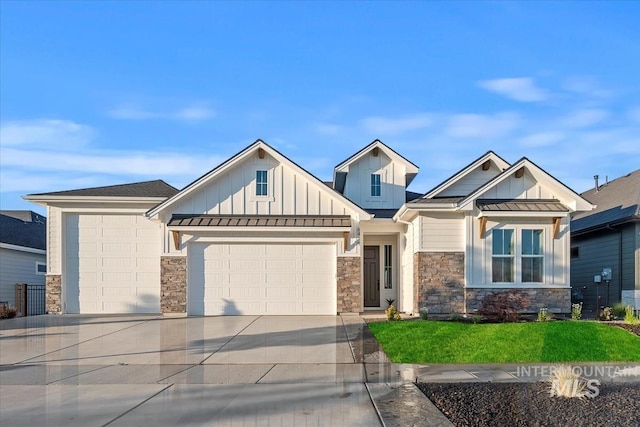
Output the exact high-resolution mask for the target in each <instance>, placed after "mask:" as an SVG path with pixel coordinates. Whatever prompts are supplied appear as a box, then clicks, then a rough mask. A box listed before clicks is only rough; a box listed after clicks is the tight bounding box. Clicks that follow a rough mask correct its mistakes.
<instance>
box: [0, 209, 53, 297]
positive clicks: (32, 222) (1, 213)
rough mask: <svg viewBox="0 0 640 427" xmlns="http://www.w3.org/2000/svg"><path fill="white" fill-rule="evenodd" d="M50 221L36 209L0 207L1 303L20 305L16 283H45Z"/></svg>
mask: <svg viewBox="0 0 640 427" xmlns="http://www.w3.org/2000/svg"><path fill="white" fill-rule="evenodd" d="M46 224H47V220H46V218H45V217H43V216H42V215H39V214H37V213H35V212H32V211H9V210H0V303H3V304H8V305H10V306H12V307H14V306H15V305H16V301H15V285H16V283H27V284H29V285H44V284H45V275H46V273H47V256H46V253H47V252H46V249H47V247H46V239H45V238H46V227H47V225H46Z"/></svg>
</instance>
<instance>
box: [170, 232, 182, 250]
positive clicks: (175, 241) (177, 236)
mask: <svg viewBox="0 0 640 427" xmlns="http://www.w3.org/2000/svg"><path fill="white" fill-rule="evenodd" d="M171 235H172V236H173V247H174V248H176V251H179V250H180V232H179V231H175V230H171Z"/></svg>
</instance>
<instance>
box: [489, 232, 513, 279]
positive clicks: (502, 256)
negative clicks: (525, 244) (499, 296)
mask: <svg viewBox="0 0 640 427" xmlns="http://www.w3.org/2000/svg"><path fill="white" fill-rule="evenodd" d="M513 237H514V236H513V230H508V229H499V230H493V249H492V254H491V271H492V277H493V279H492V281H493V282H494V283H510V282H513V281H514V280H513V277H514V275H513V270H514V264H515V254H516V252H515V242H514V238H513Z"/></svg>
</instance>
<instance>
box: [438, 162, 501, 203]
mask: <svg viewBox="0 0 640 427" xmlns="http://www.w3.org/2000/svg"><path fill="white" fill-rule="evenodd" d="M501 172H502V171H501V170H500V169H498V167H497V166H496V165H495V164H493V163H491V167H490V168H489V169H488V170H486V171H483V170H482V166H478V167H477V168H476V169H474V170H473V171H471V172H469V174H467V175H466V176H464V177H462V178H460V180H458V182H456V183H455V184H453V185H451V186H450V187H449V188H446V189H445V190H443V191H441V192H439V193H438V197H456V196H467V195H469V194H471V193H473V192H474V191H475V190H477V189H478V188H480V187H481V186H483V185H484V184H486V183H487V182H489V181H491V180H492V179H493V178H495V177H496V176H498V175H499V174H500V173H501Z"/></svg>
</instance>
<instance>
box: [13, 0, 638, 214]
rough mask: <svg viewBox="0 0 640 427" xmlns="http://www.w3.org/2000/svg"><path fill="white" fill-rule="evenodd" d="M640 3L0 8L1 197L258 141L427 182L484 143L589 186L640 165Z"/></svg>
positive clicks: (215, 155) (174, 166) (188, 175)
mask: <svg viewBox="0 0 640 427" xmlns="http://www.w3.org/2000/svg"><path fill="white" fill-rule="evenodd" d="M638 22H640V2H631V1H628V2H603V3H598V2H557V3H556V2H522V3H520V2H512V1H509V2H406V3H405V2H375V3H365V2H353V3H348V2H296V3H294V2H282V3H269V2H229V3H226V2H157V3H153V2H146V1H145V2H105V3H99V2H95V1H91V2H41V1H38V2H27V1H25V2H17V1H2V2H0V208H2V209H33V210H36V211H41V209H40V208H39V207H38V206H36V205H33V204H30V203H27V202H25V201H23V200H22V199H21V196H22V195H24V194H28V193H37V192H47V191H56V190H67V189H74V188H83V187H91V186H101V185H111V184H120V183H126V182H135V181H145V180H150V179H164V180H165V181H167V182H168V183H170V184H172V185H174V186H176V187H178V188H181V187H182V186H184V185H186V184H187V183H189V182H191V181H192V180H193V179H195V178H197V177H199V176H200V175H202V174H203V173H205V172H206V171H208V170H210V169H212V168H213V167H215V166H216V165H217V164H218V163H219V162H221V161H222V160H224V159H226V158H227V157H229V156H231V155H233V154H235V153H236V152H238V151H240V150H241V149H242V148H244V147H245V146H247V145H249V144H250V143H252V142H253V141H255V140H256V139H257V138H261V139H263V140H265V141H266V142H267V143H269V144H271V145H273V146H274V147H275V148H277V149H278V150H279V151H281V152H282V153H283V154H285V155H286V156H288V157H289V158H291V159H292V160H294V161H295V162H297V163H298V164H300V165H301V166H302V167H304V168H306V169H307V170H309V171H310V172H312V173H314V174H315V175H316V176H318V177H319V178H321V179H324V180H329V179H331V176H332V171H333V167H334V166H335V165H336V164H338V163H339V162H340V161H342V160H343V159H344V158H346V157H348V156H349V155H351V154H353V153H354V152H356V151H357V150H358V149H360V148H362V147H363V146H365V145H366V144H368V143H370V142H371V141H372V140H374V139H376V138H379V139H381V140H382V141H384V142H385V143H386V144H387V145H389V146H391V147H392V148H394V149H395V150H396V151H398V152H399V153H401V154H403V155H404V156H405V157H407V158H408V159H410V160H411V161H413V162H414V163H416V164H417V165H418V166H419V167H420V169H421V172H420V174H419V175H418V177H417V178H416V179H415V181H414V183H413V184H412V185H411V187H410V189H411V190H413V191H417V192H426V191H427V190H429V189H430V188H432V187H433V186H434V185H436V184H438V183H439V182H440V181H442V180H443V179H445V178H447V177H449V176H450V175H452V174H453V173H455V172H456V171H458V170H459V169H460V168H462V167H463V166H465V165H466V164H468V163H469V162H470V161H472V160H474V159H475V158H477V157H479V156H480V155H482V154H483V153H484V152H486V151H487V150H494V151H495V152H497V153H498V154H499V155H500V156H502V157H503V158H505V159H506V160H507V161H510V162H514V161H516V160H517V159H519V158H520V157H523V156H526V157H528V158H529V159H531V160H533V161H534V162H535V163H537V164H538V165H539V166H541V167H542V168H544V169H545V170H547V171H548V172H549V173H551V174H552V175H554V176H555V177H556V178H558V179H560V180H561V181H563V182H564V183H566V184H567V185H569V186H570V187H572V188H573V189H575V190H576V191H578V192H582V191H585V190H587V189H588V188H590V187H591V186H592V185H593V175H594V174H599V175H600V176H601V179H604V177H605V176H606V175H608V176H609V178H610V179H613V178H615V177H618V176H622V175H625V174H627V173H629V172H631V171H633V170H635V169H638V168H639V167H640V25H638Z"/></svg>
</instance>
